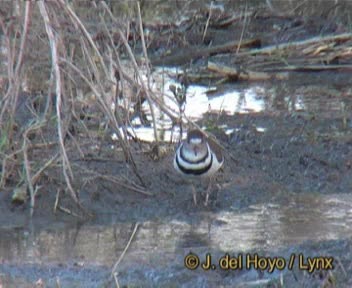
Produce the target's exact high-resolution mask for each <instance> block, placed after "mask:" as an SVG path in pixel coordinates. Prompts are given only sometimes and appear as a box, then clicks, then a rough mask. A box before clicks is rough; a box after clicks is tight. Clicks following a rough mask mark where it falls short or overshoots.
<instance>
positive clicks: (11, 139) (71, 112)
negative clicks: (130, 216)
mask: <svg viewBox="0 0 352 288" xmlns="http://www.w3.org/2000/svg"><path fill="white" fill-rule="evenodd" d="M128 5H130V4H128ZM131 5H132V4H131ZM133 6H135V7H134V8H135V9H136V11H137V16H138V23H139V24H138V25H137V27H138V29H139V33H140V35H141V37H142V40H143V41H142V45H143V53H144V58H145V62H144V63H141V64H138V63H137V61H136V59H135V57H134V54H133V52H132V49H131V47H130V44H129V42H128V40H127V38H126V35H128V34H129V29H130V26H131V25H130V22H129V21H130V20H128V21H125V20H126V19H128V18H127V16H128V15H127V16H121V18H116V17H115V16H114V15H113V13H112V12H111V10H110V8H112V7H109V6H108V5H107V4H106V3H105V2H100V3H98V4H96V3H95V2H85V3H83V2H73V3H72V5H70V4H67V3H66V1H63V0H60V1H55V2H54V1H51V2H42V1H40V2H30V1H27V2H20V1H14V2H8V3H6V5H4V7H2V8H1V9H2V10H1V11H2V12H3V13H2V14H1V15H0V27H1V29H2V31H3V33H4V40H5V46H6V56H7V59H6V61H7V71H6V73H5V74H4V75H3V76H2V79H1V83H2V84H3V85H2V86H1V87H0V89H1V90H2V91H1V92H2V93H3V95H4V96H3V97H2V99H0V101H1V105H0V107H1V110H0V129H1V134H0V157H1V159H2V167H1V172H2V173H1V179H0V188H4V187H7V186H8V187H14V186H17V187H19V186H23V185H24V186H23V187H25V189H28V191H29V195H30V197H29V198H30V205H31V215H32V214H33V211H34V210H33V209H34V205H35V196H36V193H37V192H38V189H39V186H38V185H39V184H38V183H39V182H40V181H39V180H40V177H41V175H42V174H43V172H44V170H45V169H47V168H48V167H49V166H53V167H55V168H57V166H59V167H60V170H61V172H60V173H61V174H62V175H63V177H64V180H65V188H64V190H65V191H67V192H68V193H69V195H70V196H71V198H72V201H74V203H76V204H77V205H78V207H81V208H82V209H81V210H82V211H85V209H84V207H82V205H81V203H80V195H79V193H78V192H77V191H76V188H75V187H74V184H73V183H75V182H76V179H75V177H76V176H75V172H74V169H73V168H72V163H71V161H72V160H71V159H70V157H71V156H70V155H73V154H78V155H80V156H81V157H84V152H82V148H81V143H80V141H79V140H78V139H76V137H77V136H76V135H77V133H74V132H72V127H73V126H74V127H77V126H78V127H79V128H78V129H80V130H79V131H80V133H83V134H85V137H87V138H91V137H92V131H91V129H92V128H91V127H89V126H88V124H87V122H86V121H84V120H82V119H81V118H84V117H87V118H89V117H90V116H91V115H92V113H93V112H92V113H91V111H94V113H95V112H96V113H95V114H94V113H93V114H94V115H98V116H97V118H95V120H96V121H97V122H98V124H99V125H103V126H104V127H103V129H104V130H106V129H107V128H108V127H109V129H111V130H113V131H114V132H115V133H116V135H117V138H118V143H119V147H120V148H121V149H122V152H123V155H124V159H125V161H126V169H131V170H132V171H133V173H134V175H135V176H136V179H137V180H136V181H137V183H127V184H124V185H125V186H124V187H126V186H127V187H131V188H132V189H134V190H136V189H137V190H138V191H140V192H141V193H145V194H148V192H147V191H144V190H143V189H145V183H144V180H143V179H142V177H141V176H140V174H139V171H138V167H137V165H136V163H135V160H134V156H133V155H134V153H133V151H132V148H131V146H130V143H129V142H128V132H127V130H126V124H127V125H128V124H129V114H128V111H129V110H130V108H131V105H132V101H131V97H132V96H136V97H137V98H139V99H138V100H137V102H138V101H139V102H141V101H144V99H145V100H146V101H147V103H148V104H149V107H150V110H151V113H152V118H153V120H152V122H153V123H154V124H153V126H154V127H155V130H154V134H155V135H154V136H155V139H157V132H156V125H155V115H154V111H153V109H154V108H153V105H154V104H157V105H158V102H160V100H159V99H157V96H155V95H152V92H151V90H150V85H149V83H150V82H149V81H150V80H151V79H150V70H149V61H148V55H147V49H146V44H145V41H144V35H143V29H142V27H143V26H142V20H141V19H142V18H141V14H140V7H139V5H137V6H136V3H134V4H133ZM126 11H128V13H126V14H129V13H130V12H131V11H133V9H130V8H129V7H127V9H126ZM11 13H12V14H11ZM5 15H7V16H8V15H11V16H10V18H7V17H5ZM92 18H94V19H92ZM9 19H10V20H9ZM88 20H90V21H88ZM92 24H96V25H97V27H94V26H92ZM102 40H103V41H102ZM124 52H125V53H124ZM122 53H123V54H124V58H125V60H121V54H122ZM126 58H127V59H126ZM144 68H146V71H147V76H148V80H147V82H145V81H144V80H143V79H142V74H141V70H142V69H144ZM131 74H133V75H135V77H131ZM38 79H40V81H39V80H38ZM4 83H5V84H4ZM121 87H122V89H121ZM24 91H28V92H24ZM135 91H137V92H135ZM23 93H24V94H23ZM135 93H136V95H135ZM33 94H36V95H37V96H35V97H34V96H33ZM120 94H122V97H124V98H125V99H128V101H126V102H125V106H124V107H121V106H118V105H116V103H117V101H118V98H119V97H121V95H120ZM85 109H86V110H89V112H88V113H87V114H85V113H84V111H85ZM163 109H164V110H167V108H165V107H164V108H163ZM126 111H127V113H126ZM88 114H89V115H90V116H89V115H88ZM169 114H172V113H170V112H169ZM77 123H78V124H77ZM80 135H81V134H80ZM68 143H74V147H75V148H72V147H71V146H70V145H69V144H68ZM39 145H40V147H41V151H42V155H43V157H42V158H37V157H36V156H34V155H36V153H35V149H37V148H38V146H39ZM68 146H70V148H68ZM68 149H69V150H70V151H68ZM57 155H58V157H57ZM53 159H55V161H53ZM20 171H23V172H20ZM38 172H40V173H39V175H38ZM33 175H35V176H33ZM17 179H20V180H17ZM113 181H114V182H115V183H116V182H118V180H116V179H113ZM121 181H122V180H121ZM121 184H122V185H123V183H122V182H121ZM133 186H135V187H133ZM136 187H138V188H136ZM143 187H144V188H143Z"/></svg>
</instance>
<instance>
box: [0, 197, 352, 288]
mask: <svg viewBox="0 0 352 288" xmlns="http://www.w3.org/2000/svg"><path fill="white" fill-rule="evenodd" d="M351 203H352V196H351V195H350V194H332V195H325V196H324V195H319V194H312V195H297V194H291V195H289V196H287V195H286V196H285V199H276V200H275V201H269V202H268V203H262V204H257V205H252V206H249V207H248V208H247V209H240V210H239V209H238V208H237V207H230V208H229V209H228V210H227V211H217V212H215V211H214V212H209V211H208V212H207V211H203V212H200V213H199V212H191V213H190V214H188V215H187V216H188V217H185V216H184V215H183V216H181V217H175V218H173V217H167V218H166V219H164V220H162V221H161V220H158V221H153V220H149V221H144V222H139V223H119V222H110V223H105V225H101V224H100V225H97V224H92V223H85V224H84V223H76V224H72V223H70V224H68V223H67V224H61V225H60V226H61V227H57V226H59V225H52V228H50V229H48V228H44V229H43V228H40V227H37V226H39V225H37V224H35V223H31V225H27V226H26V227H17V228H15V229H14V228H1V229H0V233H1V240H0V255H1V263H2V265H1V268H0V280H1V281H2V282H1V283H2V284H3V285H5V286H4V287H18V286H16V285H19V283H22V284H23V283H27V284H28V285H30V283H35V282H37V281H38V280H40V279H42V280H43V281H44V282H45V284H46V286H45V287H57V286H55V285H58V284H57V283H59V284H61V285H63V287H83V286H79V285H81V283H85V284H84V287H102V286H101V285H107V284H108V283H109V279H110V277H111V271H112V269H113V267H114V265H115V263H116V261H117V259H119V257H120V256H121V255H122V254H123V253H124V250H125V248H126V245H127V243H128V242H129V240H130V238H131V235H132V233H133V231H134V230H135V234H134V236H133V239H132V241H131V243H130V245H129V246H128V250H127V252H126V254H124V257H123V258H122V259H121V262H119V264H118V266H117V268H116V270H115V272H117V274H116V275H117V278H118V282H119V283H120V285H131V284H132V285H137V286H138V285H141V287H155V286H154V285H155V283H156V282H157V283H160V285H161V286H162V285H163V284H164V285H166V283H168V281H172V282H174V283H178V285H177V286H178V287H188V286H187V285H190V283H195V282H194V277H195V278H198V281H199V284H200V285H201V286H203V285H204V286H203V287H211V283H212V281H215V280H216V279H217V277H219V275H217V277H215V278H214V276H215V274H216V273H211V272H205V271H203V273H204V275H201V273H199V271H192V270H190V269H187V268H186V267H185V264H184V259H186V258H185V257H186V256H187V255H188V254H189V253H193V254H194V255H197V256H198V257H199V258H201V259H202V261H205V257H206V254H207V253H210V255H213V256H212V257H213V258H215V259H217V257H218V258H220V257H221V253H223V254H224V255H225V253H229V254H231V255H239V254H242V255H252V254H253V255H254V254H255V253H258V254H259V255H262V256H263V257H264V256H266V257H268V255H271V256H272V257H282V258H284V259H289V257H290V255H291V254H292V253H296V254H297V257H298V255H299V254H304V253H312V251H306V250H305V248H300V245H302V244H304V243H309V245H318V244H319V243H324V242H329V241H337V240H339V241H342V240H344V239H349V238H350V237H351V235H352V228H351V227H352V225H351V223H352V204H351ZM178 218H179V219H178ZM102 219H104V216H103V217H102V218H100V221H101V220H102ZM105 221H107V220H106V219H105ZM110 221H111V220H110ZM294 247H296V248H294ZM289 252H290V253H291V254H290V253H289ZM315 253H316V255H315V257H320V256H322V255H319V252H318V251H315ZM324 256H325V257H328V256H329V257H334V256H335V255H333V254H332V255H324ZM287 261H288V260H287ZM335 265H337V264H336V263H335ZM296 266H298V263H296ZM198 270H202V269H201V268H199V269H198ZM255 270H256V269H236V270H235V271H234V272H236V273H234V274H235V275H236V277H234V278H232V276H231V279H232V280H231V281H232V282H231V283H237V284H240V283H242V282H243V284H245V283H250V282H248V281H254V283H255V282H256V279H257V277H258V275H257V274H256V273H253V271H255ZM264 270H266V269H264ZM276 270H277V271H273V272H275V273H265V277H263V279H266V280H267V281H269V280H271V279H275V277H277V275H279V274H280V273H281V274H288V273H290V272H289V271H288V270H287V269H285V270H281V271H280V270H279V269H276ZM279 272H280V273H279ZM217 273H220V272H217ZM263 273H264V272H263ZM9 275H11V276H9ZM187 279H188V280H187ZM235 279H236V281H235V282H233V281H234V280H235ZM183 281H186V282H184V284H183V285H182V283H183ZM228 281H230V280H228ZM74 283H76V284H74ZM201 283H202V284H201ZM22 284H21V285H22ZM7 285H10V286H7ZM11 285H12V286H11ZM67 285H68V286H67ZM74 285H78V286H74ZM28 287H31V286H28ZM290 287H291V286H290ZM293 287H294V286H293Z"/></svg>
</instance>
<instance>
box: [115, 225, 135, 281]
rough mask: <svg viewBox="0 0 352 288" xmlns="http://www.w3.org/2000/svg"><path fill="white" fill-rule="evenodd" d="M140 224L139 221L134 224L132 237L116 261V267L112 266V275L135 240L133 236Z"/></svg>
mask: <svg viewBox="0 0 352 288" xmlns="http://www.w3.org/2000/svg"><path fill="white" fill-rule="evenodd" d="M138 226H139V223H136V224H135V225H134V229H133V232H132V234H131V237H130V239H129V240H128V243H127V245H126V247H125V249H124V250H123V251H122V253H121V255H120V257H119V259H118V260H117V261H116V263H115V265H114V267H113V268H112V271H111V275H112V276H113V275H114V274H115V273H116V269H117V267H118V266H119V264H120V262H121V261H122V259H123V257H124V256H125V254H126V252H127V250H128V248H129V247H130V245H131V242H132V240H133V238H134V236H135V235H136V232H137V230H138Z"/></svg>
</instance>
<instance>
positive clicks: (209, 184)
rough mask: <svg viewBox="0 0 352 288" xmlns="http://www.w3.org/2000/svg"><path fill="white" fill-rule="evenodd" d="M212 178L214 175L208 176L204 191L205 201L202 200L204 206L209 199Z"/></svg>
mask: <svg viewBox="0 0 352 288" xmlns="http://www.w3.org/2000/svg"><path fill="white" fill-rule="evenodd" d="M213 180H214V177H213V176H210V178H209V183H208V188H207V190H206V192H205V202H204V206H208V200H209V194H210V192H211V186H212V184H213Z"/></svg>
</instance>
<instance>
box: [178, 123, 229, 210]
mask: <svg viewBox="0 0 352 288" xmlns="http://www.w3.org/2000/svg"><path fill="white" fill-rule="evenodd" d="M219 148H220V147H218V146H215V143H214V142H212V141H211V140H209V141H208V140H207V139H206V137H205V136H204V134H203V133H202V132H201V131H199V130H191V131H189V132H188V133H187V139H186V140H184V141H183V142H181V144H180V145H179V146H178V148H177V150H176V153H175V157H174V168H175V169H176V171H178V172H179V173H181V174H182V175H184V176H186V177H187V178H188V179H190V180H191V182H192V180H194V179H197V178H198V179H202V178H209V185H208V189H207V192H206V198H205V206H207V204H208V198H209V192H210V187H211V182H212V176H213V175H214V174H215V173H216V172H217V171H218V170H219V169H220V167H221V166H222V164H223V163H224V157H223V155H222V153H221V151H220V149H219ZM192 192H193V201H194V204H195V205H197V195H196V191H195V188H194V186H193V183H192Z"/></svg>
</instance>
